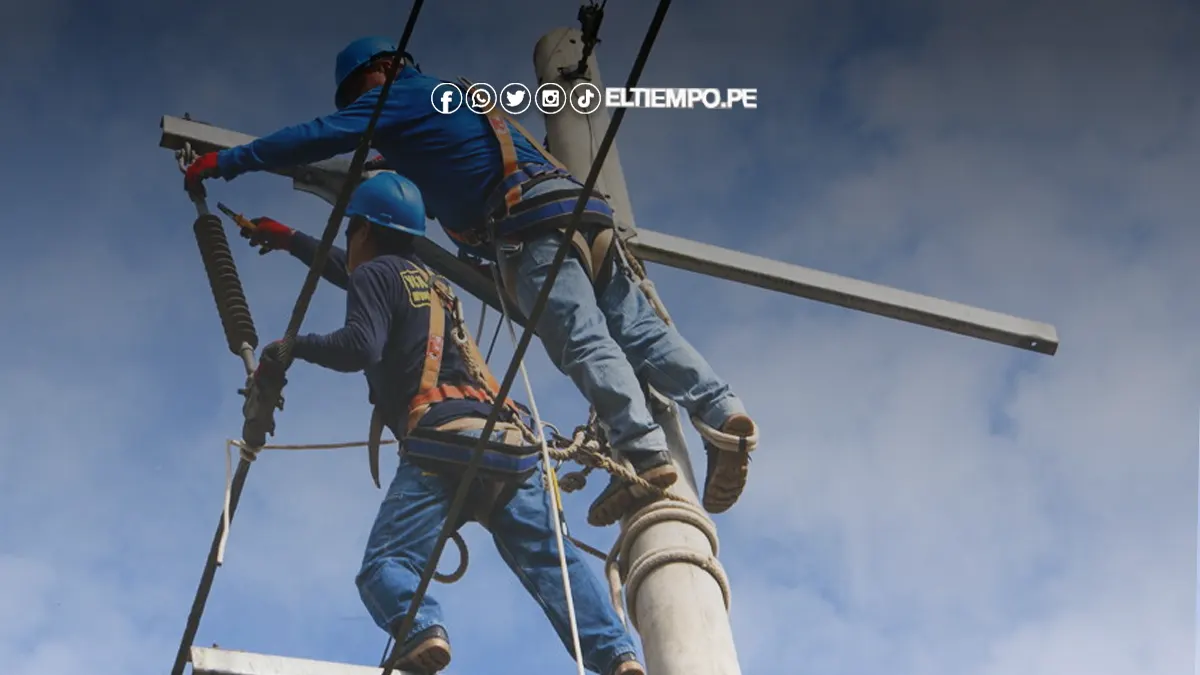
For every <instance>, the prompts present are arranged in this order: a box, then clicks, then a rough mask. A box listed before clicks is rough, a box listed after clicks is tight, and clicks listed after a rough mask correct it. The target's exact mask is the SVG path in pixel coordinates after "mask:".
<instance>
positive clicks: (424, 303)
mask: <svg viewBox="0 0 1200 675" xmlns="http://www.w3.org/2000/svg"><path fill="white" fill-rule="evenodd" d="M400 278H401V279H402V280H404V290H405V291H407V292H408V304H409V305H411V306H413V307H428V306H429V279H428V278H427V277H426V276H425V275H424V274H422V273H420V272H417V271H415V270H404V271H403V272H401V273H400Z"/></svg>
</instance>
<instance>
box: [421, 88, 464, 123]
mask: <svg viewBox="0 0 1200 675" xmlns="http://www.w3.org/2000/svg"><path fill="white" fill-rule="evenodd" d="M429 99H430V102H431V103H433V109H434V110H436V111H438V112H440V113H441V114H443V115H449V114H450V113H452V112H454V111H456V110H458V109H459V107H460V106H462V103H463V95H462V92H461V91H459V89H458V87H456V86H454V85H453V84H451V83H449V82H443V83H441V84H439V85H438V86H436V87H434V88H433V93H432V94H430V95H429Z"/></svg>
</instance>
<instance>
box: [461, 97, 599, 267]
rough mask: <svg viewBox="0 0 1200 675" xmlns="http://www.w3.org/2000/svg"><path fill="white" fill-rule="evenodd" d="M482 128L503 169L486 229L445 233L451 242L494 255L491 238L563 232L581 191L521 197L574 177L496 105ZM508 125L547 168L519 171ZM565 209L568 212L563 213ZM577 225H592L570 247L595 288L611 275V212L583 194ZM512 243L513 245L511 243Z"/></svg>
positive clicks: (578, 232) (595, 198)
mask: <svg viewBox="0 0 1200 675" xmlns="http://www.w3.org/2000/svg"><path fill="white" fill-rule="evenodd" d="M459 82H461V83H462V85H463V86H464V87H467V88H470V87H471V84H472V83H471V82H470V80H467V79H466V78H459ZM486 116H487V120H488V126H489V127H490V128H491V130H492V134H493V135H494V136H495V137H496V141H497V142H498V143H499V144H500V156H501V159H502V161H503V164H504V176H503V177H502V178H501V179H500V182H499V184H498V185H497V186H496V187H495V188H494V189H493V190H492V193H491V196H490V197H489V198H488V205H487V208H488V213H487V219H486V226H485V228H484V229H483V230H482V231H469V232H465V233H464V232H450V231H447V234H448V235H449V236H450V238H451V239H453V240H454V241H456V242H458V243H460V244H464V245H466V246H467V247H469V248H474V249H486V250H489V251H490V250H494V248H493V247H494V245H495V242H493V241H491V239H492V237H498V238H499V239H501V240H505V239H509V238H511V237H510V236H509V235H507V233H510V232H518V231H520V230H522V229H524V228H525V227H527V226H530V225H537V226H538V228H539V229H542V228H551V227H552V228H555V229H557V230H559V231H560V232H563V233H564V234H565V233H566V229H567V224H568V222H569V221H570V219H571V212H572V211H573V210H574V206H575V203H576V202H577V201H578V200H579V196H580V195H581V194H583V187H582V186H580V187H579V188H578V189H575V190H556V191H554V192H550V193H547V194H544V195H538V196H536V197H530V198H526V197H525V196H524V195H525V193H526V192H527V191H528V190H529V189H531V188H533V187H534V186H536V185H538V184H539V183H543V182H545V181H548V180H553V179H556V178H557V179H561V178H567V179H570V180H575V178H574V176H572V175H571V172H570V171H569V170H568V169H567V167H566V166H565V165H563V163H562V162H560V161H559V160H558V158H556V157H554V155H551V154H550V153H549V152H548V151H547V150H546V148H544V147H543V146H542V144H541V143H539V142H537V141H536V140H534V138H533V135H532V134H530V133H529V132H528V131H527V130H526V129H525V127H523V126H521V124H520V122H517V120H515V119H514V118H513V117H511V116H510V115H508V114H507V113H505V112H504V111H503V110H501V109H500V108H499V106H496V107H493V108H492V110H491V111H489V112H488V113H487V115H486ZM509 125H511V126H512V128H513V129H516V130H517V132H518V133H520V134H521V135H522V136H524V137H525V140H526V141H528V142H529V144H530V145H531V146H533V148H534V149H535V150H537V152H538V154H540V155H541V156H542V158H543V159H545V160H546V161H547V162H548V163H549V164H550V165H551V166H549V167H547V166H544V165H542V166H539V165H534V164H526V165H524V166H522V165H521V164H519V163H518V161H517V148H516V145H515V144H514V143H513V137H512V133H511V132H510V131H509ZM564 207H569V208H564ZM581 222H582V223H584V224H586V225H590V226H593V227H594V228H595V231H594V234H593V236H592V237H591V240H590V241H589V237H588V236H587V235H585V234H584V232H583V231H581V230H576V232H575V234H574V236H572V237H571V244H572V246H573V247H574V248H575V251H576V252H577V253H578V254H579V261H580V263H581V264H582V265H583V268H584V270H585V271H586V272H587V275H588V277H589V278H590V279H591V280H592V284H593V285H594V286H595V287H596V288H597V289H601V288H603V287H604V285H605V284H606V283H607V281H608V278H609V276H610V274H611V270H612V264H611V263H612V259H613V255H614V249H615V244H616V230H615V227H614V225H613V217H612V208H611V207H610V206H609V205H608V202H607V201H606V200H605V199H604V196H603V195H602V194H600V193H599V192H596V191H593V192H592V194H590V195H588V201H587V205H586V206H585V207H584V211H583V217H582V219H581ZM512 243H513V244H517V243H519V242H518V241H513V242H512Z"/></svg>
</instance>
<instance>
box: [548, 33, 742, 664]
mask: <svg viewBox="0 0 1200 675" xmlns="http://www.w3.org/2000/svg"><path fill="white" fill-rule="evenodd" d="M582 58H583V41H582V34H581V33H580V31H578V30H575V29H570V28H558V29H555V30H553V31H550V32H549V33H547V34H546V35H544V36H542V38H541V39H540V40H539V41H538V43H537V46H536V48H535V49H534V57H533V59H534V66H535V68H536V69H537V78H538V85H539V86H541V85H543V84H545V83H547V82H554V83H557V84H559V85H561V86H562V87H563V89H565V90H566V92H567V94H568V95H570V93H571V88H572V87H573V86H575V85H576V84H578V82H580V81H587V82H591V83H592V84H594V85H595V86H596V87H598V88H599V89H600V92H601V93H602V94H603V92H604V84H603V82H602V81H601V80H600V70H599V68H598V67H597V65H596V57H595V54H594V53H593V54H592V55H591V56H590V58H589V59H588V63H587V65H588V67H587V70H586V71H585V73H584V77H585V78H586V79H584V80H579V81H575V82H569V81H567V80H565V79H563V77H562V73H564V72H570V71H571V70H572V69H574V67H575V66H576V65H577V64H578V63H579V61H580V59H582ZM545 119H546V132H547V135H548V136H549V143H550V148H551V152H552V154H553V155H554V156H555V157H557V158H558V159H559V160H560V161H561V162H562V163H563V164H565V165H566V166H567V168H568V169H570V171H571V173H573V174H575V175H576V176H579V177H581V178H582V177H584V176H587V175H588V172H589V171H590V169H591V166H592V162H593V160H594V159H595V156H596V151H597V149H598V148H599V146H600V141H601V139H602V138H604V134H605V132H606V131H607V130H608V123H609V117H608V111H607V110H606V109H605V108H604V107H603V106H601V107H600V108H599V109H597V110H596V111H595V112H592V113H591V114H588V115H583V114H580V113H579V112H577V111H575V109H574V108H572V107H571V105H570V104H569V103H568V105H567V106H566V107H564V108H563V109H562V110H561V111H560V112H557V113H555V114H553V115H546V116H545ZM597 186H598V188H599V189H600V191H601V192H603V193H605V194H607V195H609V200H610V204H611V205H612V207H613V210H614V211H615V215H616V218H617V222H618V227H619V229H621V230H623V231H622V233H621V234H622V236H624V237H628V236H631V235H632V234H633V232H634V226H633V222H634V220H633V213H632V208H631V206H630V203H629V192H628V189H627V188H626V185H625V175H624V172H622V170H621V163H620V159H619V157H618V155H617V148H616V145H615V144H614V145H613V147H612V148H611V149H610V150H609V153H608V156H607V157H606V158H605V162H604V168H603V170H602V171H601V173H600V179H599V180H598V181H597ZM655 403H657V404H658V405H652V408H657V409H656V410H655V411H654V412H655V420H656V421H657V422H658V423H659V424H660V425H661V426H662V428H663V430H664V431H666V432H667V439H668V441H669V444H670V450H671V455H672V457H673V459H674V460H675V463H676V465H677V467H678V468H679V469H680V473H681V480H680V481H678V482H677V483H676V484H675V485H674V486H672V488H671V492H673V493H674V494H676V495H679V496H681V497H684V498H686V499H687V500H688V501H689V502H691V503H692V504H694V505H696V507H697V509H699V499H698V497H697V490H696V478H695V473H694V472H693V471H692V466H691V462H690V460H689V457H688V451H687V442H686V441H685V440H684V437H683V430H682V428H681V425H680V418H679V411H678V408H677V406H676V405H675V404H674V403H673V402H667V401H665V400H659V401H657V402H655ZM662 506H666V505H662ZM667 508H668V510H670V509H671V507H670V506H667ZM647 515H649V514H647ZM681 515H686V514H681ZM697 515H699V514H697ZM638 519H639V514H636V513H635V514H633V515H632V516H630V517H629V518H627V519H626V520H625V521H623V522H622V528H630V527H631V525H632V524H633V521H637V520H638ZM705 520H707V518H706V519H705ZM705 525H707V528H706V529H708V530H709V532H710V533H713V534H714V538H715V530H716V526H715V525H712V524H711V521H709V522H707V523H705ZM639 530H640V531H639ZM626 533H627V534H626V535H625V536H626V537H630V536H632V537H633V538H632V539H631V540H629V541H626V542H625V546H624V550H625V551H627V552H628V555H629V558H630V559H631V560H638V559H646V560H649V559H650V558H648V557H647V556H655V555H658V554H667V555H670V556H671V557H672V559H673V561H672V562H667V563H666V564H663V565H661V566H657V568H656V569H652V570H651V571H650V572H649V573H648V574H646V575H645V576H641V575H638V574H636V573H633V574H630V575H629V577H628V579H627V585H626V588H625V591H626V594H627V599H628V605H629V607H630V610H631V613H632V615H631V617H630V618H631V620H632V622H633V624H634V626H636V627H637V630H638V633H639V635H640V636H641V638H642V647H643V649H644V651H645V657H646V669H647V671H648V674H649V675H741V672H742V670H741V667H740V666H739V665H738V660H737V650H736V648H735V647H734V643H733V631H732V629H731V627H730V624H729V615H728V612H727V610H726V607H725V601H724V594H723V592H722V589H721V586H720V584H719V583H718V582H717V580H716V577H715V576H714V574H713V573H712V572H710V571H707V570H706V569H705V565H700V564H697V563H699V562H701V561H704V562H705V563H707V566H708V567H709V568H710V569H711V568H714V567H715V568H716V569H718V570H719V568H720V563H718V562H717V561H716V559H715V556H716V553H717V552H716V550H714V549H715V547H714V546H713V545H712V544H711V543H710V540H709V537H708V535H706V534H705V531H704V530H703V529H701V528H700V527H697V524H694V523H692V522H687V521H686V520H681V519H678V518H670V519H664V520H663V521H661V522H656V523H654V524H651V525H649V526H648V527H636V529H626ZM678 554H682V555H678ZM627 562H628V561H627ZM636 566H637V565H636V563H635V567H636ZM718 574H719V575H720V576H721V577H723V576H724V573H723V572H718Z"/></svg>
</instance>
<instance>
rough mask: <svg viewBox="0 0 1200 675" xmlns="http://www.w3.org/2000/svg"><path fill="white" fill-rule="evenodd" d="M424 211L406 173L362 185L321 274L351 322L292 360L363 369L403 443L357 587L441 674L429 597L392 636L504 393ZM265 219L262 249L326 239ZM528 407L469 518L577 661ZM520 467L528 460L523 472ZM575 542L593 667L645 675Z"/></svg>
mask: <svg viewBox="0 0 1200 675" xmlns="http://www.w3.org/2000/svg"><path fill="white" fill-rule="evenodd" d="M425 213H426V212H425V206H424V204H423V201H422V198H421V194H420V192H419V191H418V190H417V188H416V186H415V185H413V183H412V182H410V181H409V180H407V179H406V178H403V177H401V176H398V175H396V174H394V173H381V174H379V175H377V176H375V177H373V178H370V179H369V180H367V181H365V182H364V183H362V184H361V185H360V186H359V187H358V189H357V190H356V191H355V192H354V195H353V196H352V198H351V201H350V204H349V206H348V208H347V211H346V214H347V215H348V216H350V225H349V226H348V228H347V230H346V244H347V245H346V249H345V251H342V250H339V249H337V248H334V249H332V250H331V251H330V254H329V257H328V260H327V262H326V265H325V268H324V270H322V272H323V276H324V278H325V279H327V280H328V281H330V282H331V283H333V284H335V285H337V286H339V287H341V288H343V289H345V290H346V293H347V294H346V322H345V325H344V326H343V327H342V328H339V329H338V330H336V331H334V332H332V333H329V334H327V335H312V334H310V335H304V336H300V337H298V338H297V340H296V342H295V346H294V347H293V352H292V354H293V356H294V357H295V358H296V359H299V360H303V361H308V362H310V363H315V364H317V365H319V366H323V367H326V368H330V369H333V370H337V371H342V372H354V371H364V372H365V373H366V377H367V383H368V386H369V389H370V398H371V402H372V403H373V404H375V410H376V413H377V414H376V415H375V416H374V417H375V418H376V419H378V420H379V421H380V422H381V423H382V425H384V426H387V427H388V428H390V429H391V431H392V433H393V434H394V435H395V437H396V439H397V440H399V441H401V454H400V463H399V466H398V467H397V469H396V476H395V478H394V479H393V480H392V483H391V486H390V487H389V488H388V492H387V496H386V497H384V500H383V503H382V505H381V506H380V507H379V514H378V516H377V517H376V519H375V524H374V526H373V527H372V529H371V534H370V537H369V539H368V542H367V548H366V554H365V556H364V558H363V564H362V569H361V571H360V572H359V573H358V576H357V578H356V579H355V581H356V584H357V586H358V589H359V594H360V595H361V597H362V600H363V603H364V604H365V605H366V607H367V610H368V611H369V612H370V614H371V617H372V618H373V619H374V620H375V623H376V624H378V625H379V626H380V627H381V628H383V629H384V630H385V631H387V632H388V633H389V634H393V637H395V639H396V640H397V641H398V642H400V643H401V647H400V651H399V653H400V654H401V657H400V660H399V661H398V663H397V667H398V668H400V669H402V670H405V671H411V672H422V673H433V672H436V671H438V670H441V669H443V668H445V667H446V665H447V664H448V663H449V662H450V643H449V638H448V636H447V633H446V629H445V627H444V623H443V619H442V610H441V607H440V606H439V605H438V602H437V600H436V599H435V598H434V597H433V596H432V595H429V594H427V595H426V596H425V597H424V598H423V600H422V602H421V605H420V608H419V609H418V611H417V613H416V618H415V621H414V623H413V627H412V630H411V632H410V633H409V634H408V635H404V636H397V635H394V633H395V631H396V630H397V629H398V628H399V623H400V622H401V620H402V619H403V617H404V615H405V613H406V612H407V611H408V609H409V606H410V603H411V601H412V599H413V595H414V592H415V590H416V588H417V585H418V582H419V580H420V575H421V573H422V571H423V570H424V568H425V566H426V564H427V562H428V560H429V556H430V555H431V553H432V551H433V547H434V544H435V542H436V540H437V537H438V535H439V533H440V531H441V530H442V528H443V526H444V525H445V523H446V518H447V516H448V511H449V509H450V504H451V501H452V499H453V495H454V492H455V490H456V488H457V486H458V482H457V476H456V467H459V466H461V465H462V463H464V460H463V456H464V455H465V456H469V455H470V454H471V450H473V449H474V445H475V442H474V441H472V440H471V439H478V438H479V435H480V434H481V433H482V430H483V426H484V424H485V422H486V419H487V417H488V415H489V413H490V412H491V407H492V403H491V402H492V401H493V400H494V398H493V396H494V394H495V392H496V389H497V388H498V387H496V383H495V380H494V379H493V378H492V376H491V374H490V373H489V372H488V370H487V365H486V364H484V363H482V358H481V357H479V352H478V347H477V345H476V344H475V343H474V341H473V340H471V338H470V335H469V334H466V333H465V331H462V332H461V333H460V334H458V335H455V333H456V330H455V329H456V328H462V325H461V324H460V323H457V320H458V319H461V313H460V312H459V311H457V310H458V308H457V304H456V301H455V300H454V297H453V294H452V292H450V290H449V287H448V285H446V284H445V283H444V282H443V281H441V280H440V279H439V278H437V277H436V276H435V275H433V274H432V273H431V272H430V271H429V269H428V268H427V267H425V266H424V265H423V264H421V263H420V262H419V260H418V259H417V258H416V257H415V255H414V253H413V246H412V240H413V238H414V237H419V236H423V235H424V233H425ZM254 222H255V223H256V224H257V228H256V229H255V230H253V231H243V235H245V236H247V237H248V238H250V240H251V243H252V244H254V245H258V246H261V247H262V252H266V251H268V250H271V249H272V248H282V247H286V248H287V250H288V251H290V252H291V253H292V255H293V256H295V257H296V258H298V259H300V260H301V261H302V262H304V263H306V264H309V265H311V264H312V260H313V257H314V253H315V251H316V248H317V245H318V241H317V240H316V239H314V238H313V237H310V236H308V235H306V234H303V233H301V232H294V231H292V230H291V229H290V228H287V227H285V226H283V225H281V224H280V223H278V222H276V221H273V220H270V219H266V218H260V219H256V220H255V221H254ZM437 333H440V335H439V334H437ZM431 336H432V338H431ZM443 337H444V339H443ZM280 344H281V343H280V342H273V343H271V344H269V345H267V346H266V347H265V348H264V349H263V361H265V362H274V363H279V359H280V356H281V355H280ZM473 369H474V370H473ZM523 412H524V408H522V407H521V406H518V405H516V404H513V403H511V402H509V404H508V405H507V406H506V407H505V409H504V414H503V415H502V416H501V418H500V422H499V423H498V424H497V425H496V431H495V432H494V433H493V436H492V439H493V440H494V441H496V442H498V443H501V444H503V445H504V446H505V447H507V448H510V449H513V450H514V451H516V452H515V453H514V455H505V454H503V453H499V454H493V455H491V456H492V457H493V459H497V458H498V461H499V462H500V464H497V465H496V466H499V467H500V468H499V469H494V470H493V471H492V473H490V474H487V475H488V476H489V477H487V478H484V479H476V481H475V485H473V486H472V493H471V498H470V504H471V507H472V510H473V514H472V515H471V516H470V519H471V520H476V521H478V522H480V523H481V524H483V525H484V526H485V527H486V528H487V529H488V530H489V531H490V532H491V534H492V537H493V539H494V541H495V543H496V548H497V549H498V550H499V552H500V556H501V557H502V558H503V559H504V561H505V562H506V563H508V565H509V567H510V568H511V569H512V570H513V572H514V573H515V574H516V576H517V578H518V579H520V580H521V582H522V584H523V585H524V586H525V588H526V590H527V591H528V592H529V593H530V594H531V595H532V596H533V597H534V599H536V600H537V602H538V604H539V605H541V607H542V608H543V610H544V611H545V613H546V616H547V617H548V618H549V619H550V622H551V624H552V625H553V626H554V629H555V630H556V631H557V632H558V634H559V636H560V638H561V639H562V641H563V644H564V645H565V646H566V648H567V651H568V652H570V653H572V654H573V653H574V650H573V648H572V644H573V640H572V636H571V632H570V619H569V617H568V612H567V604H566V597H565V595H564V591H563V579H562V574H561V571H560V570H561V568H560V564H559V557H558V549H557V547H556V545H555V534H554V520H553V519H554V518H556V517H557V514H556V513H555V511H554V509H553V507H552V505H551V504H552V502H551V497H550V495H549V493H548V492H547V490H546V488H545V486H544V483H543V471H544V468H543V467H541V465H540V463H539V462H538V457H539V452H538V446H537V445H536V444H534V439H533V438H532V435H531V433H530V431H529V426H528V420H527V419H524V416H523ZM372 426H375V425H374V424H373V425H372ZM376 431H377V430H374V429H373V433H372V436H376ZM439 434H440V435H439ZM448 434H449V436H447V435H448ZM431 437H434V438H435V439H441V440H436V442H435V441H430V440H429V438H431ZM446 437H450V438H454V439H459V440H458V444H457V445H455V444H454V443H448V442H445V438H446ZM439 443H441V445H439ZM447 451H449V455H447V454H446V452H447ZM447 456H449V457H450V459H446V457H447ZM514 456H515V459H514ZM504 461H508V464H504ZM514 462H516V463H518V464H519V463H521V462H524V465H523V466H518V467H517V468H516V470H511V469H512V466H513V465H514ZM505 467H508V469H510V471H509V473H508V474H505V473H504V471H505ZM505 476H507V478H505ZM514 476H515V477H516V479H515V480H514V479H513V477H514ZM461 524H462V523H461V522H460V523H456V525H457V526H461ZM563 546H564V553H565V556H566V559H567V567H568V574H569V575H570V581H571V588H572V592H573V593H572V594H573V596H574V600H575V603H576V605H575V606H576V621H577V625H578V627H579V638H580V644H581V647H582V651H583V657H584V664H585V665H586V666H587V667H588V668H589V669H590V670H592V671H593V672H596V673H601V674H602V675H645V671H644V670H643V668H642V666H641V665H640V663H639V662H638V660H637V657H636V652H635V648H634V644H633V640H632V638H631V636H630V634H629V632H628V631H627V630H626V629H625V628H624V626H623V625H622V622H621V620H620V619H619V618H618V616H617V614H616V611H615V610H614V609H613V607H612V606H611V604H610V601H609V599H608V593H607V589H606V587H605V585H604V584H603V583H602V582H601V581H600V579H599V578H598V577H597V576H596V575H595V574H594V573H593V572H592V571H591V570H590V569H589V568H588V567H587V565H586V564H585V563H584V561H583V559H582V556H581V555H580V553H579V550H578V549H577V548H576V547H575V546H574V545H573V544H572V543H571V542H570V541H565V542H564V545H563Z"/></svg>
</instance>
